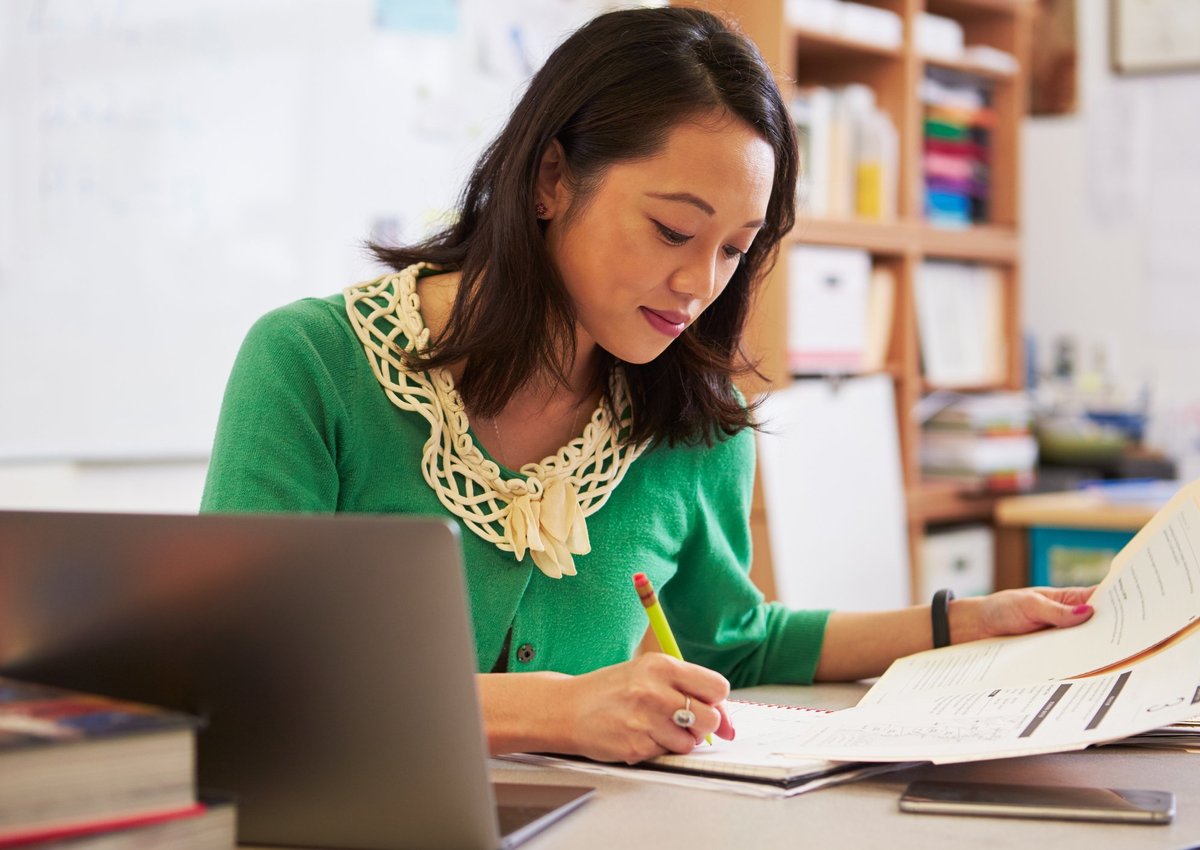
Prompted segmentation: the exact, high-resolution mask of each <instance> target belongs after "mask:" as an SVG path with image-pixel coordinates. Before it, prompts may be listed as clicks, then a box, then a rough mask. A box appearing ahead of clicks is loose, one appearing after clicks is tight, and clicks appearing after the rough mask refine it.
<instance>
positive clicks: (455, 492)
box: [204, 8, 1090, 762]
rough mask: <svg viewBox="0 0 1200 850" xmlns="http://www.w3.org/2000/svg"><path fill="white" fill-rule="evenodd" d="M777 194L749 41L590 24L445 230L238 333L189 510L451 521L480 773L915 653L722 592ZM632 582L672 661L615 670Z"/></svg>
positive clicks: (922, 614) (879, 629)
mask: <svg viewBox="0 0 1200 850" xmlns="http://www.w3.org/2000/svg"><path fill="white" fill-rule="evenodd" d="M797 167H798V166H797V156H796V145H795V139H794V136H793V131H792V128H791V122H790V120H789V117H788V114H787V112H786V110H785V108H784V105H783V102H782V100H781V98H780V94H779V91H778V90H777V88H776V87H775V84H774V82H773V80H772V78H771V75H770V72H769V71H768V69H767V68H766V66H765V65H764V63H763V62H762V59H761V57H759V55H758V54H757V52H756V51H755V49H754V48H753V46H752V45H751V44H750V42H749V41H748V40H747V39H745V38H744V37H742V36H740V35H738V34H736V33H734V32H731V31H730V30H729V29H727V28H726V27H725V26H724V25H723V24H722V23H721V22H720V21H719V20H718V19H716V18H714V17H712V16H711V15H708V14H706V13H703V12H699V11H694V10H685V9H678V8H673V9H638V10H631V11H623V12H614V13H610V14H607V15H602V16H601V17H599V18H597V19H595V20H594V21H592V22H591V23H589V24H588V25H587V26H585V27H583V28H582V29H581V30H580V31H579V32H577V33H576V34H575V35H573V36H572V37H571V38H569V39H568V40H567V41H566V42H564V43H563V44H562V46H561V47H559V48H558V49H557V50H556V51H555V53H554V54H553V55H552V56H551V57H550V58H549V60H548V61H547V62H546V65H545V66H544V67H543V68H542V70H541V71H539V72H538V74H537V75H536V76H535V77H534V79H533V80H532V82H531V83H530V86H529V89H528V91H527V92H526V93H525V95H524V97H523V98H522V100H521V102H520V103H519V104H518V106H517V107H516V110H515V111H514V113H513V115H512V117H511V118H510V120H509V122H508V124H507V126H506V127H505V129H504V130H503V131H502V133H501V134H500V136H499V137H498V138H497V139H496V141H495V142H493V144H492V145H491V147H490V148H489V149H488V150H487V151H486V152H485V154H484V156H483V157H482V159H481V160H480V162H479V163H478V165H477V166H476V168H475V170H474V172H473V174H472V175H471V178H470V181H469V182H468V184H467V187H466V190H465V192H464V195H463V199H462V204H461V210H460V216H459V218H458V221H457V222H456V223H455V224H453V225H451V226H450V227H448V228H447V229H446V230H445V231H443V232H441V233H439V234H437V235H436V236H434V237H433V238H431V239H429V240H428V241H426V242H424V243H422V244H419V245H416V246H413V247H408V248H387V247H382V246H373V247H374V249H375V252H376V254H377V255H378V256H379V258H380V259H382V260H383V261H384V262H385V263H387V264H389V265H390V266H391V267H392V268H393V269H395V270H396V272H395V273H394V274H390V275H387V276H385V277H383V278H380V279H379V280H377V281H373V282H371V283H368V284H363V285H360V286H353V287H350V288H348V289H347V290H346V291H345V292H344V293H343V294H342V295H339V296H336V297H333V298H328V299H324V300H315V299H310V300H306V301H301V302H298V303H296V304H293V305H290V306H288V307H284V308H282V309H281V310H277V311H275V312H274V313H271V314H269V315H268V316H266V317H264V318H263V319H262V320H260V321H259V322H258V324H256V326H255V327H254V329H253V330H252V331H251V332H250V334H249V336H248V338H247V340H246V342H245V344H244V346H243V349H242V351H241V353H240V354H239V357H238V361H237V364H236V365H235V367H234V371H233V375H232V377H231V379H230V384H229V388H228V390H227V394H226V399H225V404H224V407H223V410H222V415H221V422H220V426H219V429H218V434H217V438H216V444H215V447H214V454H213V461H212V465H211V468H210V472H209V479H208V484H207V488H206V493H205V499H204V509H205V510H210V511H245V510H253V511H270V510H280V511H362V512H377V513H378V512H399V513H423V514H439V513H440V514H443V515H444V514H446V513H449V514H451V515H453V516H455V517H457V518H458V520H459V521H460V522H461V524H462V526H463V529H464V533H463V546H464V555H465V558H466V563H467V583H468V589H469V593H470V597H471V607H472V617H473V623H474V628H475V635H476V644H477V650H478V663H479V670H480V671H481V672H480V676H479V690H480V694H481V697H482V703H483V710H484V721H485V726H486V729H487V734H488V739H489V744H490V747H491V749H492V750H493V751H494V752H504V751H512V750H537V751H556V752H564V753H580V754H584V755H588V756H592V757H594V758H599V759H606V760H624V761H629V762H633V761H638V760H641V759H644V758H647V757H649V756H652V755H655V754H657V753H662V752H665V751H674V752H686V751H688V750H690V749H691V748H692V747H693V746H695V744H696V742H697V741H699V740H702V739H703V738H704V736H705V735H706V734H709V733H713V732H715V733H716V734H718V735H720V736H722V737H726V738H729V737H732V736H733V734H734V730H733V729H732V728H731V727H730V724H729V722H728V720H727V719H726V718H725V717H724V715H723V713H722V712H721V710H720V705H721V703H722V701H723V700H724V699H725V697H726V695H727V694H728V691H729V688H730V685H731V683H732V684H733V685H734V686H745V685H751V684H757V683H761V682H809V681H812V680H814V679H823V680H830V679H856V678H861V677H864V676H869V675H874V674H878V673H880V672H881V671H882V670H884V669H885V668H886V666H887V665H888V664H889V663H890V662H891V661H892V660H894V659H895V658H896V657H898V656H901V655H905V654H908V653H911V652H915V651H918V650H921V649H926V648H928V647H929V646H930V645H931V641H932V637H931V631H930V608H929V607H928V606H919V607H914V608H911V609H907V610H902V611H894V612H885V613H872V614H865V613H832V614H831V613H829V612H824V611H791V610H787V609H785V608H783V607H782V606H780V605H777V604H769V605H768V604H764V603H763V602H762V597H761V595H760V594H759V593H758V591H757V590H756V589H755V588H754V586H753V585H752V584H751V583H750V581H749V579H748V577H747V572H748V565H749V562H750V535H749V529H748V516H749V509H750V498H751V489H752V482H753V475H754V443H753V437H752V430H751V425H752V420H751V413H750V411H749V410H748V409H747V407H746V405H745V404H744V401H743V399H742V398H741V396H740V395H739V394H738V393H737V391H736V390H735V388H734V385H733V382H732V378H733V377H734V375H735V374H736V373H737V371H738V370H739V368H744V367H743V365H742V361H741V360H740V359H739V344H740V341H741V337H742V330H743V326H744V324H745V321H746V316H747V312H748V309H749V305H750V302H751V297H752V295H753V287H754V284H755V283H756V281H758V279H759V278H760V277H761V275H762V274H763V272H764V271H765V269H766V268H767V267H768V265H769V263H770V262H771V261H772V259H773V257H774V255H775V252H776V250H777V248H778V246H779V243H780V240H781V239H782V237H783V236H784V234H785V233H787V231H788V230H789V229H790V228H791V226H792V224H793V197H794V190H795V184H796V173H797ZM634 572H646V573H647V574H648V575H649V577H650V579H651V581H652V582H653V583H654V585H655V586H656V587H658V588H660V591H661V593H660V596H661V601H662V604H663V607H664V608H665V609H666V611H667V614H668V616H669V618H670V619H671V621H672V623H673V625H674V628H675V631H676V636H677V638H678V639H679V643H680V645H681V647H682V649H683V653H684V656H685V657H686V658H688V659H690V662H692V663H686V662H678V661H675V660H674V659H672V658H669V657H666V656H664V655H662V654H659V653H650V654H646V655H642V656H640V657H636V658H635V657H634V656H635V649H636V647H637V644H638V641H639V639H640V638H641V636H642V634H643V632H644V631H645V626H646V622H645V617H644V614H643V611H642V607H641V605H640V604H639V602H638V599H637V597H636V594H635V593H634V590H633V587H632V583H631V580H630V577H631V575H632V574H633V573H634ZM1086 595H1087V591H1085V590H1080V589H1073V590H1055V591H1051V590H1036V591H1035V590H1023V591H1009V592H1004V593H999V594H995V595H993V596H990V597H986V598H982V599H965V600H961V601H956V602H954V603H953V604H951V605H950V606H949V612H948V625H949V630H950V638H951V639H952V640H953V641H955V642H961V641H966V640H971V639H975V638H980V637H985V636H989V635H998V634H1009V633H1019V632H1026V631H1031V630H1034V629H1038V628H1043V627H1047V626H1065V625H1073V624H1075V623H1078V622H1081V621H1083V620H1084V619H1086V618H1087V617H1088V616H1089V615H1090V608H1088V606H1086V605H1084V604H1083V603H1084V601H1085V598H1086ZM397 651H403V649H402V648H399V647H398V648H397ZM631 659H632V660H631ZM502 673H506V674H508V675H501V674H502ZM513 674H515V675H513ZM684 706H687V707H689V708H690V709H691V711H692V712H693V714H694V722H692V723H690V724H689V725H687V726H679V725H676V723H675V722H674V720H673V717H674V716H675V714H676V711H677V709H679V708H681V707H684Z"/></svg>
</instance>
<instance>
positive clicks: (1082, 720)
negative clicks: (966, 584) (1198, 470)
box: [801, 481, 1200, 763]
mask: <svg viewBox="0 0 1200 850" xmlns="http://www.w3.org/2000/svg"><path fill="white" fill-rule="evenodd" d="M1090 603H1091V605H1092V606H1093V608H1094V609H1095V614H1094V615H1093V616H1092V618H1091V619H1089V620H1088V621H1087V622H1086V623H1083V624H1082V625H1080V626H1076V627H1074V628H1070V629H1051V630H1047V631H1042V632H1034V633H1032V634H1027V635H1020V636H1016V637H1005V638H993V639H990V640H983V641H976V642H973V643H964V644H960V645H957V646H949V647H945V648H942V649H935V650H930V651H927V652H921V653H917V654H915V655H910V656H908V657H906V658H901V659H900V660H898V661H896V662H895V663H894V664H893V665H892V666H891V667H890V668H889V669H888V671H887V672H886V673H885V674H884V675H883V676H882V677H881V678H880V679H879V681H878V682H877V683H876V684H875V685H874V687H872V688H871V690H870V691H869V692H868V693H867V695H866V696H865V697H863V699H862V700H861V702H860V703H859V705H858V706H857V707H855V708H853V709H847V710H846V711H842V712H837V713H835V714H833V715H830V716H829V718H828V721H827V723H826V725H825V728H823V729H822V730H820V732H819V733H818V734H816V735H814V736H813V737H812V738H811V739H809V740H808V741H807V742H805V744H804V746H803V748H802V750H801V751H802V752H804V753H805V754H807V755H810V756H819V757H822V758H831V759H856V760H870V761H889V760H896V761H909V760H912V759H918V758H919V759H926V760H929V761H933V762H937V763H946V762H956V761H974V760H980V759H989V758H1004V757H1009V756H1018V755H1032V754H1034V753H1044V752H1061V751H1067V750H1072V749H1081V748H1083V747H1086V746H1089V745H1092V744H1100V743H1109V742H1112V741H1115V740H1120V739H1123V738H1127V737H1129V736H1131V735H1136V734H1141V733H1143V732H1146V731H1148V730H1151V729H1155V728H1158V727H1162V726H1167V725H1170V724H1174V723H1180V722H1182V721H1186V720H1188V719H1190V718H1192V717H1195V716H1196V715H1197V714H1200V666H1197V664H1196V659H1197V658H1200V481H1196V482H1193V483H1192V484H1190V485H1188V486H1187V487H1185V488H1183V489H1182V490H1180V491H1179V492H1178V493H1177V494H1176V495H1175V496H1174V497H1173V498H1172V499H1171V501H1170V502H1169V503H1168V504H1167V505H1166V506H1165V507H1163V508H1162V509H1161V510H1160V511H1159V512H1158V513H1157V514H1155V516H1154V517H1153V518H1152V519H1151V520H1150V522H1149V523H1147V524H1146V526H1145V527H1144V528H1143V529H1142V530H1141V531H1139V532H1138V534H1137V535H1136V536H1135V537H1134V538H1133V540H1131V541H1130V542H1129V543H1128V544H1127V545H1126V546H1125V548H1124V549H1122V550H1121V552H1120V553H1119V554H1118V555H1117V556H1116V557H1115V558H1114V559H1113V562H1112V566H1111V568H1110V570H1109V572H1108V574H1107V576H1105V578H1104V580H1103V581H1102V582H1101V583H1100V584H1099V585H1098V586H1097V587H1096V589H1095V591H1094V592H1093V593H1092V596H1091V598H1090Z"/></svg>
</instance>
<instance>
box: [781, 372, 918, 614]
mask: <svg viewBox="0 0 1200 850" xmlns="http://www.w3.org/2000/svg"><path fill="white" fill-rule="evenodd" d="M759 416H760V419H761V421H762V423H763V431H762V432H760V433H759V434H758V435H757V436H758V446H759V453H760V458H761V464H760V471H761V474H762V478H763V494H764V497H765V502H766V510H767V520H768V529H769V535H770V543H771V561H772V564H773V567H774V573H775V588H776V591H777V593H778V595H779V598H780V600H782V601H783V603H784V604H786V605H790V606H793V607H798V608H799V607H804V608H838V609H842V610H878V609H881V608H897V607H901V606H904V605H907V604H909V600H910V593H909V581H910V578H909V559H908V526H907V522H906V514H905V502H904V482H903V479H902V476H901V470H900V443H899V437H898V436H897V433H896V408H895V402H894V397H893V394H892V381H891V378H889V377H888V376H886V375H871V376H866V377H861V378H848V379H845V380H842V381H839V382H837V383H833V382H831V381H828V380H825V379H811V380H804V381H797V382H795V383H793V384H792V385H791V386H790V387H788V388H787V389H783V390H779V391H777V392H774V393H772V394H771V395H770V396H769V397H768V398H767V399H766V401H765V402H764V403H763V405H762V407H760V408H759Z"/></svg>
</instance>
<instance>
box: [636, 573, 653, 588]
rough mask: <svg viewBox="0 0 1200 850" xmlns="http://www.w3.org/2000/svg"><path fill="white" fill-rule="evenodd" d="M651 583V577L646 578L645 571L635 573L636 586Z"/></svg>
mask: <svg viewBox="0 0 1200 850" xmlns="http://www.w3.org/2000/svg"><path fill="white" fill-rule="evenodd" d="M649 583H650V579H648V578H646V574H645V573H634V574H633V584H634V587H645V586H646V585H648V584H649Z"/></svg>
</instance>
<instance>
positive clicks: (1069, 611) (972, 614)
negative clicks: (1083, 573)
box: [949, 587, 1095, 643]
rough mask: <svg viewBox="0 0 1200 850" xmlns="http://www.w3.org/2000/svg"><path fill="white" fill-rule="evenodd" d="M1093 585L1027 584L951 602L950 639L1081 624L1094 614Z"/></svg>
mask: <svg viewBox="0 0 1200 850" xmlns="http://www.w3.org/2000/svg"><path fill="white" fill-rule="evenodd" d="M1094 589H1095V588H1091V587H1025V588H1021V589H1019V590H1001V591H999V592H997V593H993V594H991V595H989V596H981V597H974V598H969V599H957V600H955V601H953V602H951V603H950V611H949V617H950V642H951V643H965V642H967V641H969V640H979V639H980V638H987V637H997V636H999V635H1022V634H1025V633H1026V632H1036V631H1038V630H1039V629H1047V628H1055V627H1057V628H1063V627H1067V626H1077V625H1079V624H1080V623H1082V622H1085V621H1086V620H1088V619H1089V618H1090V617H1091V616H1092V606H1091V605H1088V604H1087V600H1088V598H1089V597H1090V596H1091V595H1092V591H1093V590H1094Z"/></svg>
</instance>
